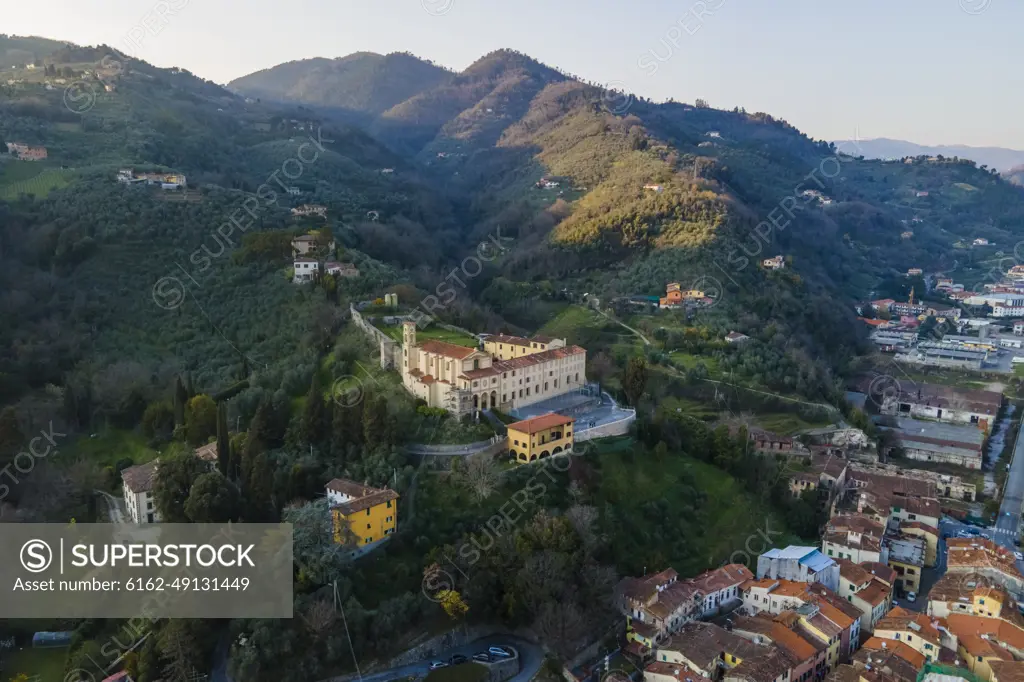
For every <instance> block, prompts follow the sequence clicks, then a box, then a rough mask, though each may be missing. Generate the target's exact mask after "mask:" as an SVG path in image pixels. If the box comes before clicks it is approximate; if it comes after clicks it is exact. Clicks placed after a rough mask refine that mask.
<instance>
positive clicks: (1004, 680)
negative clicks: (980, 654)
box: [989, 661, 1024, 682]
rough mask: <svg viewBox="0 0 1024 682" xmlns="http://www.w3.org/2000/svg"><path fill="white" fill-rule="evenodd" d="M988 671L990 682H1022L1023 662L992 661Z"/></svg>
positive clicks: (1023, 678)
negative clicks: (989, 671) (990, 672)
mask: <svg viewBox="0 0 1024 682" xmlns="http://www.w3.org/2000/svg"><path fill="white" fill-rule="evenodd" d="M989 669H990V670H991V671H992V677H991V678H990V680H991V682H1024V662H1021V661H992V662H990V663H989Z"/></svg>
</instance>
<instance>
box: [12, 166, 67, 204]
mask: <svg viewBox="0 0 1024 682" xmlns="http://www.w3.org/2000/svg"><path fill="white" fill-rule="evenodd" d="M0 168H2V169H3V172H2V173H0V199H4V200H6V201H14V200H15V199H17V198H18V197H19V196H21V195H22V194H32V195H35V196H36V197H45V196H46V195H47V194H49V193H50V192H51V191H53V190H55V189H59V188H61V187H67V185H68V184H69V178H70V177H71V175H72V173H73V171H69V170H61V169H59V168H47V167H46V166H44V165H42V164H40V163H39V162H35V161H10V162H7V163H5V164H3V166H0Z"/></svg>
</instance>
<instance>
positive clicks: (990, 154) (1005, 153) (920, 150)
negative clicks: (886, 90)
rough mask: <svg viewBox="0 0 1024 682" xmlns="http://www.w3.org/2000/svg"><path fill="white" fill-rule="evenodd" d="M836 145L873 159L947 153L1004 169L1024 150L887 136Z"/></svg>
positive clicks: (1018, 161)
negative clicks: (899, 138)
mask: <svg viewBox="0 0 1024 682" xmlns="http://www.w3.org/2000/svg"><path fill="white" fill-rule="evenodd" d="M833 144H835V145H836V147H837V148H839V149H841V150H843V151H844V152H847V153H849V154H852V155H854V156H859V155H863V156H864V157H865V158H871V159H899V158H903V157H906V156H939V155H941V156H947V157H959V158H961V159H970V160H971V161H974V162H976V163H977V164H978V165H979V166H982V165H984V166H988V167H990V168H995V169H996V170H998V171H1000V172H1003V171H1008V170H1009V169H1011V168H1013V167H1014V166H1019V165H1022V164H1024V150H1019V149H1010V148H1008V147H993V146H985V147H974V146H970V145H964V144H948V145H922V144H917V143H915V142H908V141H907V140H896V139H892V138H887V137H878V138H872V139H869V140H834V141H833Z"/></svg>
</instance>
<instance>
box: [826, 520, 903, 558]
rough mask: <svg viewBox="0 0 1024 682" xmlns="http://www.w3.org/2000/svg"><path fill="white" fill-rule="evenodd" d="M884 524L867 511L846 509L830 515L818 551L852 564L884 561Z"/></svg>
mask: <svg viewBox="0 0 1024 682" xmlns="http://www.w3.org/2000/svg"><path fill="white" fill-rule="evenodd" d="M884 537H885V525H884V524H882V523H879V522H878V521H877V520H876V519H874V518H873V517H871V516H868V515H866V514H855V513H845V514H838V515H836V516H833V517H832V518H831V519H829V521H828V524H827V525H826V526H825V532H824V534H823V535H822V539H821V551H822V552H824V553H825V554H826V555H828V556H830V557H834V558H835V559H836V560H839V559H846V560H848V561H852V562H853V563H855V564H859V563H860V562H862V561H881V562H885V561H887V560H888V557H889V550H888V547H887V546H886V544H885V542H884Z"/></svg>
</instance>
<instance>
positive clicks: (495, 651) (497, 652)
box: [487, 646, 512, 658]
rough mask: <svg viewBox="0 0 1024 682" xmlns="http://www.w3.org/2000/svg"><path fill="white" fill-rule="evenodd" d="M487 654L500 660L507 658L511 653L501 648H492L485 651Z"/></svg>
mask: <svg viewBox="0 0 1024 682" xmlns="http://www.w3.org/2000/svg"><path fill="white" fill-rule="evenodd" d="M487 653H489V654H490V655H491V656H499V657H501V658H509V657H510V656H511V655H512V652H511V651H509V650H508V649H506V648H505V647H502V646H492V647H489V648H488V649H487Z"/></svg>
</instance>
